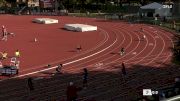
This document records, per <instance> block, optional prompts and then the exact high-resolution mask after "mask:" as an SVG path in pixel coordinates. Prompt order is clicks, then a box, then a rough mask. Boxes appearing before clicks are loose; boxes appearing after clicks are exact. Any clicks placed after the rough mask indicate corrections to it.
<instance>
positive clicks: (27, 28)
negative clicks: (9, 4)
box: [0, 15, 173, 77]
mask: <svg viewBox="0 0 180 101" xmlns="http://www.w3.org/2000/svg"><path fill="white" fill-rule="evenodd" d="M36 17H41V16H9V15H3V16H0V22H1V23H0V24H1V25H5V26H6V27H7V30H8V31H9V32H14V33H15V34H16V36H15V37H10V36H9V37H8V41H7V42H4V41H1V42H0V45H1V47H0V51H7V52H8V53H9V56H13V54H14V51H15V50H16V49H19V50H20V51H21V57H20V74H19V77H22V76H26V75H29V74H33V75H36V76H37V75H38V76H40V75H41V76H42V75H46V74H42V73H37V72H38V71H47V70H48V71H49V72H54V69H53V68H54V67H53V68H48V69H47V68H46V67H45V66H46V65H47V64H53V66H54V65H56V64H58V63H63V64H64V68H63V72H65V73H77V72H80V71H82V68H84V67H87V68H88V69H89V70H91V71H112V72H117V70H118V69H117V68H115V67H112V65H113V66H115V65H119V64H121V63H122V62H123V61H124V62H125V64H126V66H127V68H131V66H132V65H138V64H140V65H146V66H151V67H154V68H157V67H159V68H160V67H161V66H162V65H163V63H170V59H171V56H172V53H171V51H170V48H172V47H173V43H172V40H171V39H172V37H173V34H172V33H170V32H166V31H164V30H161V29H160V28H158V27H150V26H149V25H144V24H128V23H126V22H118V21H104V20H100V19H91V18H77V17H56V16H50V17H49V18H56V19H59V24H52V25H42V24H36V23H32V22H31V20H32V19H33V18H36ZM46 17H48V16H46ZM66 23H87V24H90V25H96V26H98V31H94V32H83V33H81V32H71V31H66V30H64V29H62V28H63V25H64V24H66ZM141 27H143V29H144V31H143V32H141V31H140V28H141ZM156 31H157V32H156ZM143 34H145V35H146V37H147V38H146V39H145V40H144V41H140V40H141V39H142V36H143ZM34 38H37V39H38V42H36V43H35V42H33V40H34ZM78 44H81V45H82V48H83V50H82V51H81V52H79V53H77V52H74V51H75V48H76V46H77V45H78ZM122 47H124V48H125V52H126V53H125V55H123V56H120V55H119V54H118V52H119V51H120V49H121V48H122ZM3 62H4V63H7V61H3ZM44 69H45V70H44Z"/></svg>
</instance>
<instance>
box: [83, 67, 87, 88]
mask: <svg viewBox="0 0 180 101" xmlns="http://www.w3.org/2000/svg"><path fill="white" fill-rule="evenodd" d="M83 70H84V73H83V88H85V89H86V87H87V78H88V70H87V69H86V68H84V69H83Z"/></svg>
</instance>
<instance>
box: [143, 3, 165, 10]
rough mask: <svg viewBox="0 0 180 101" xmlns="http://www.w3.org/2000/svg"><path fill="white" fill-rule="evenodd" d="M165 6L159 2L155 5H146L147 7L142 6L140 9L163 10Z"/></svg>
mask: <svg viewBox="0 0 180 101" xmlns="http://www.w3.org/2000/svg"><path fill="white" fill-rule="evenodd" d="M162 6H163V5H162V4H159V3H157V2H153V3H150V4H148V5H145V6H142V7H140V8H141V9H159V8H161V7H162Z"/></svg>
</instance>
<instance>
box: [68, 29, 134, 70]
mask: <svg viewBox="0 0 180 101" xmlns="http://www.w3.org/2000/svg"><path fill="white" fill-rule="evenodd" d="M118 28H119V27H118ZM116 31H118V32H120V31H119V30H116ZM113 32H114V31H113ZM127 34H128V35H129V36H131V34H129V33H127ZM123 37H124V35H123ZM117 38H119V37H117ZM123 42H124V40H123ZM130 43H132V37H131V42H130ZM120 46H121V45H118V47H117V48H119V47H120ZM129 46H130V44H129V45H128V46H127V47H129ZM117 48H115V49H117ZM115 49H113V50H111V51H110V52H107V53H106V54H104V55H107V54H109V53H111V52H112V51H114V50H115ZM104 55H103V56H104ZM100 57H102V56H100ZM100 57H97V58H100ZM112 57H114V55H113V56H110V57H108V58H105V59H103V60H101V61H98V62H103V61H105V60H107V59H109V58H112ZM97 58H95V59H97ZM95 59H91V60H88V61H86V62H83V63H80V64H78V65H75V66H71V67H69V68H68V70H69V71H75V70H74V68H73V67H77V66H79V65H82V64H85V63H88V62H91V61H93V60H95ZM96 63H97V62H96ZM96 63H94V64H91V65H95V64H96ZM82 68H83V67H79V69H82Z"/></svg>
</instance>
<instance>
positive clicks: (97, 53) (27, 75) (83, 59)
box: [0, 29, 117, 81]
mask: <svg viewBox="0 0 180 101" xmlns="http://www.w3.org/2000/svg"><path fill="white" fill-rule="evenodd" d="M101 30H103V29H101ZM103 31H104V30H103ZM104 32H105V33H107V32H106V31H104ZM116 42H117V38H116V40H115V41H114V42H113V43H112V44H111V45H109V46H108V47H106V48H104V49H102V50H100V51H98V52H96V53H94V54H91V55H88V56H86V57H83V58H80V59H77V60H74V61H71V62H67V63H64V64H63V65H64V66H66V65H69V64H72V63H75V62H78V61H81V60H84V59H87V58H90V57H92V56H95V55H97V54H99V53H101V52H103V51H105V50H107V49H108V48H110V47H112V46H113V45H114V44H115V43H116ZM54 68H57V66H54V67H51V68H47V69H42V70H39V71H35V72H31V73H26V74H22V75H18V76H15V77H12V78H18V77H24V76H28V75H32V74H36V73H40V72H44V71H48V70H51V69H54ZM9 79H10V78H9ZM0 81H2V80H0Z"/></svg>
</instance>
